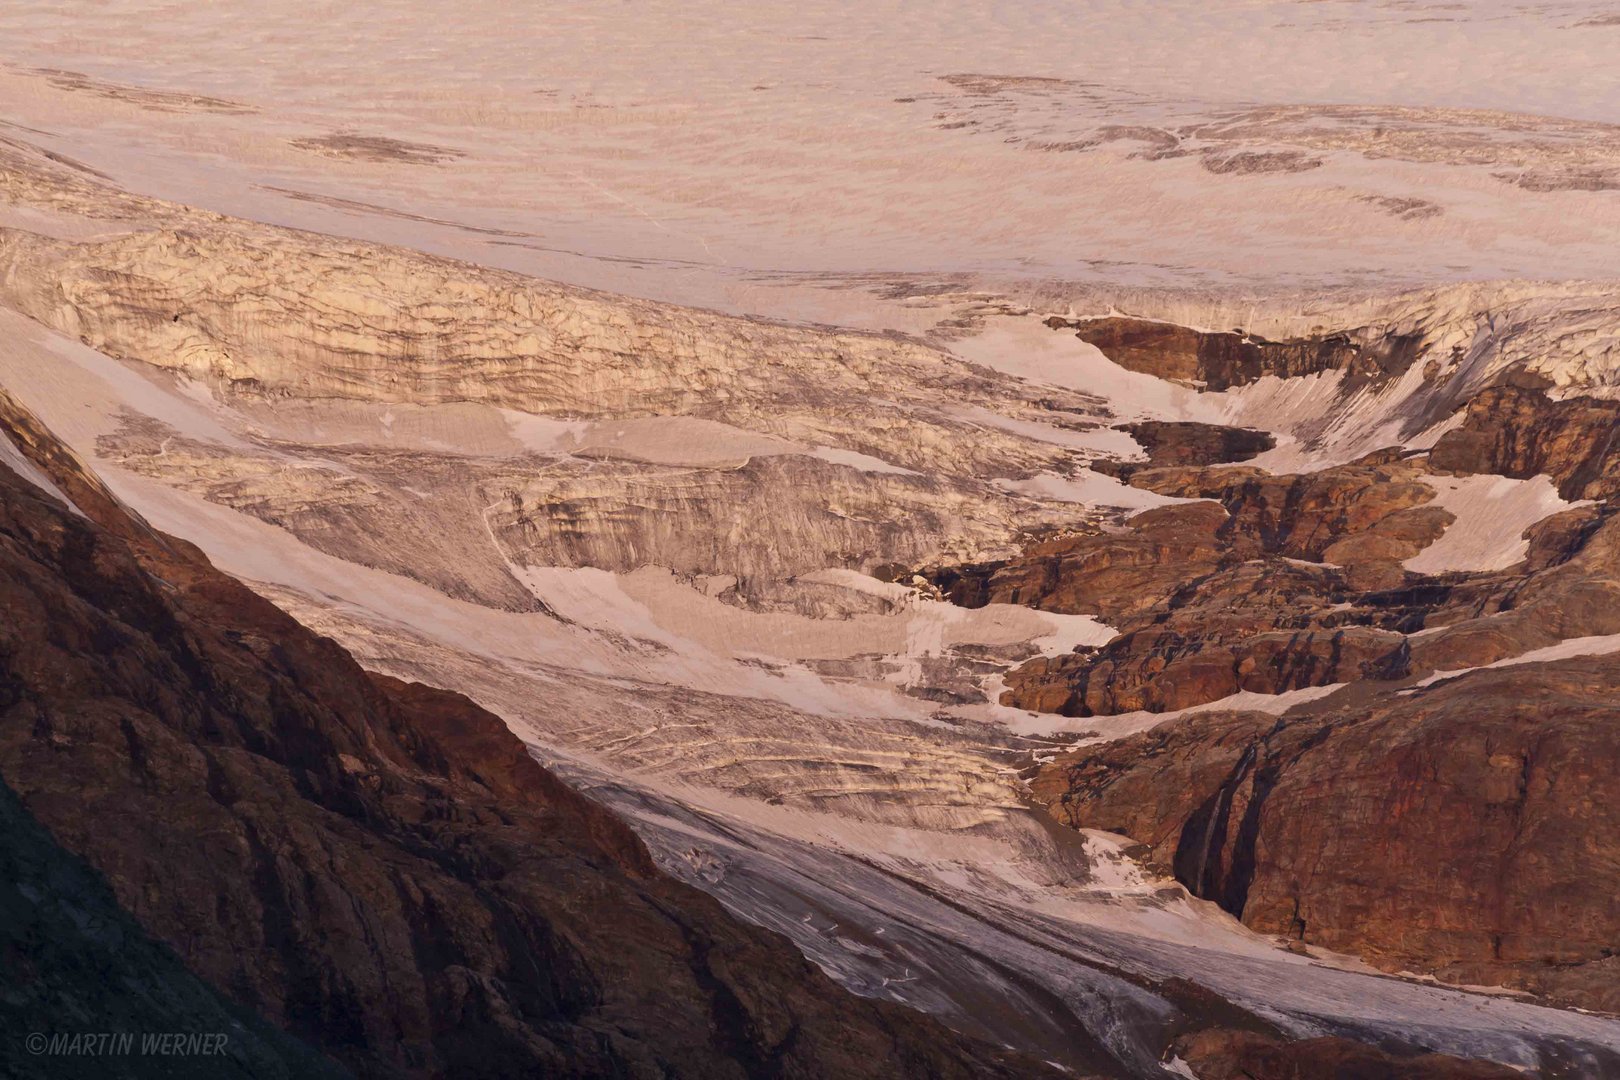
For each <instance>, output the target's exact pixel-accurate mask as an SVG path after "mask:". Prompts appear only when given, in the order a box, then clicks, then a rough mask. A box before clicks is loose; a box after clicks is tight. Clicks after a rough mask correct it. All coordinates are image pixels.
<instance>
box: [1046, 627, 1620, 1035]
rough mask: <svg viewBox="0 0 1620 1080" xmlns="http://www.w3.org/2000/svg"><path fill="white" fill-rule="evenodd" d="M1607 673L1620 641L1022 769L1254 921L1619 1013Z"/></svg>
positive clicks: (1367, 953)
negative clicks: (1582, 653)
mask: <svg viewBox="0 0 1620 1080" xmlns="http://www.w3.org/2000/svg"><path fill="white" fill-rule="evenodd" d="M1617 690H1620V660H1617V659H1615V658H1611V657H1596V658H1584V659H1578V660H1565V661H1561V662H1558V663H1552V664H1541V665H1534V666H1529V667H1517V668H1503V669H1495V670H1485V671H1479V672H1476V673H1474V674H1471V675H1467V676H1464V677H1461V678H1457V679H1453V680H1449V681H1446V682H1443V683H1440V684H1438V685H1435V686H1432V687H1428V688H1424V689H1421V690H1418V691H1416V692H1413V693H1410V694H1406V695H1382V696H1378V697H1374V698H1370V699H1369V698H1368V697H1367V695H1362V696H1361V698H1360V699H1352V700H1351V701H1350V703H1348V704H1345V705H1342V706H1339V707H1337V708H1325V707H1324V708H1321V709H1319V710H1314V711H1311V712H1309V713H1308V714H1306V715H1302V716H1300V715H1292V714H1291V715H1290V716H1289V717H1287V718H1283V719H1278V718H1275V717H1272V716H1268V715H1263V714H1258V713H1232V712H1219V713H1213V712H1212V713H1207V714H1202V715H1196V716H1191V717H1187V718H1184V719H1182V720H1179V721H1175V722H1173V723H1171V724H1168V725H1166V726H1163V727H1160V728H1156V729H1154V730H1152V731H1149V732H1147V733H1144V734H1141V735H1136V736H1133V737H1130V738H1128V739H1125V740H1122V741H1120V742H1115V743H1111V744H1107V745H1102V746H1097V747H1088V748H1085V749H1082V750H1080V751H1077V752H1076V753H1074V754H1071V755H1069V756H1067V757H1065V758H1060V759H1059V760H1058V761H1056V762H1054V763H1053V764H1052V765H1050V766H1048V767H1047V768H1045V769H1044V770H1042V771H1041V773H1040V774H1039V775H1038V776H1037V777H1036V778H1035V780H1034V781H1033V788H1034V791H1035V793H1036V797H1037V798H1038V799H1039V800H1040V801H1041V802H1042V803H1043V804H1045V805H1046V806H1047V807H1048V808H1049V810H1050V811H1051V813H1052V814H1053V815H1054V816H1055V817H1057V818H1058V820H1060V821H1062V822H1064V823H1065V824H1068V825H1071V826H1073V827H1076V828H1094V829H1104V830H1107V831H1110V832H1118V833H1123V834H1125V835H1127V836H1130V837H1132V838H1134V839H1137V840H1139V841H1141V842H1142V843H1144V844H1147V845H1149V846H1150V847H1151V849H1152V858H1153V859H1154V860H1155V861H1157V862H1159V863H1161V864H1163V865H1165V866H1168V867H1171V868H1173V870H1174V872H1175V874H1176V877H1177V878H1178V879H1180V880H1181V881H1182V883H1183V884H1185V885H1186V886H1187V887H1188V888H1189V889H1191V890H1193V891H1194V892H1196V893H1197V894H1198V895H1200V896H1204V897H1207V898H1209V899H1212V900H1215V901H1216V902H1218V903H1219V904H1220V905H1221V906H1222V907H1224V908H1226V909H1227V910H1228V911H1231V912H1232V913H1233V914H1235V915H1237V916H1239V917H1240V918H1242V920H1243V921H1244V922H1245V923H1247V924H1248V925H1249V926H1251V927H1253V928H1254V929H1256V930H1260V931H1263V932H1267V933H1273V934H1278V935H1281V936H1284V937H1287V938H1290V939H1293V940H1296V941H1300V942H1305V943H1308V944H1312V945H1321V946H1324V947H1326V948H1330V949H1334V950H1339V951H1345V952H1353V953H1355V954H1357V955H1359V956H1362V957H1364V958H1366V959H1368V960H1370V961H1372V962H1373V963H1376V964H1377V965H1379V966H1381V967H1384V968H1386V969H1389V970H1402V969H1409V970H1416V971H1425V972H1433V973H1435V974H1437V975H1439V976H1441V977H1442V978H1445V979H1448V980H1456V981H1461V982H1469V983H1506V984H1508V985H1513V986H1519V987H1524V988H1526V989H1530V990H1533V991H1536V992H1538V993H1543V994H1547V995H1550V996H1552V997H1554V998H1557V999H1562V1000H1566V1001H1572V1002H1578V1003H1580V1004H1583V1005H1586V1006H1588V1007H1592V1008H1599V1009H1608V1010H1613V1009H1616V1008H1620V966H1617V965H1620V959H1617V958H1616V955H1615V943H1616V941H1620V849H1617V848H1616V845H1615V843H1614V837H1616V836H1620V800H1617V799H1615V798H1612V797H1610V796H1611V795H1612V793H1613V792H1614V789H1615V779H1614V778H1615V777H1616V776H1617V775H1620V709H1617V708H1616V707H1615V705H1614V704H1613V701H1614V697H1615V693H1616V691H1617ZM1325 705H1326V703H1324V706H1325Z"/></svg>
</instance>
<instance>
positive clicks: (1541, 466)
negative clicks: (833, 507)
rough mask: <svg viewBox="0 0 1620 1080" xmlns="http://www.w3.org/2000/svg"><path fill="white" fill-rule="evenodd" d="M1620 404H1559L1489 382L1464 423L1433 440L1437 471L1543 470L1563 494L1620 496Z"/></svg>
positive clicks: (1584, 400) (1581, 400)
mask: <svg viewBox="0 0 1620 1080" xmlns="http://www.w3.org/2000/svg"><path fill="white" fill-rule="evenodd" d="M1617 430H1620V401H1606V400H1602V399H1599V398H1591V397H1576V398H1568V399H1565V400H1562V401H1555V400H1553V399H1552V398H1549V397H1548V396H1547V395H1546V394H1545V393H1544V392H1542V391H1541V390H1540V389H1536V388H1532V387H1524V386H1514V385H1504V386H1496V387H1492V388H1490V389H1488V390H1486V391H1484V392H1482V393H1480V394H1479V395H1477V396H1476V397H1474V398H1473V400H1471V401H1469V403H1468V407H1467V409H1466V410H1465V411H1464V413H1463V420H1462V424H1461V425H1460V426H1458V427H1456V428H1454V429H1453V430H1451V431H1448V432H1446V433H1445V434H1444V435H1442V436H1441V437H1440V440H1439V442H1437V443H1436V444H1435V447H1434V451H1433V453H1432V454H1431V455H1430V460H1431V461H1432V463H1433V464H1434V467H1435V468H1437V469H1451V470H1455V471H1457V472H1463V473H1498V474H1500V475H1502V476H1516V477H1527V476H1536V475H1538V474H1540V473H1546V474H1547V475H1549V476H1551V477H1552V478H1553V479H1554V480H1555V481H1556V482H1557V484H1558V491H1559V493H1560V494H1561V495H1563V496H1564V498H1566V499H1606V498H1610V497H1611V496H1614V495H1616V494H1620V452H1617V451H1620V448H1617V447H1616V446H1615V433H1616V431H1617Z"/></svg>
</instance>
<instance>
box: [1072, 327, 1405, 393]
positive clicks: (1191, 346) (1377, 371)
mask: <svg viewBox="0 0 1620 1080" xmlns="http://www.w3.org/2000/svg"><path fill="white" fill-rule="evenodd" d="M1047 325H1048V326H1050V327H1052V329H1054V330H1058V329H1072V330H1074V332H1075V336H1076V337H1078V338H1079V339H1080V340H1081V341H1084V342H1087V343H1088V344H1091V345H1095V346H1096V347H1097V348H1098V349H1100V350H1101V351H1102V354H1103V355H1104V356H1106V357H1108V359H1110V360H1112V361H1113V362H1114V363H1116V364H1118V365H1119V366H1120V367H1122V368H1125V369H1127V370H1129V371H1140V372H1143V373H1144V374H1148V375H1156V376H1158V377H1159V378H1161V379H1169V380H1172V381H1175V382H1183V383H1188V384H1191V385H1196V386H1198V387H1200V388H1202V389H1205V390H1213V391H1219V390H1228V389H1231V388H1232V387H1234V386H1242V385H1244V384H1246V383H1251V382H1254V381H1255V380H1256V379H1259V378H1261V377H1262V376H1266V375H1276V376H1280V377H1283V378H1291V377H1297V376H1300V375H1312V374H1315V373H1317V372H1321V371H1339V370H1343V371H1348V372H1349V373H1350V374H1351V375H1352V376H1355V377H1358V378H1362V379H1373V378H1379V377H1387V376H1390V375H1399V374H1400V373H1401V372H1403V371H1405V370H1406V369H1407V368H1408V367H1409V366H1410V365H1411V363H1412V361H1413V360H1414V359H1415V358H1416V356H1417V354H1418V350H1419V346H1420V344H1421V339H1420V338H1418V337H1416V336H1410V335H1409V336H1398V337H1393V338H1389V339H1384V340H1374V341H1372V342H1368V343H1363V342H1361V341H1358V340H1357V339H1356V338H1355V337H1353V336H1352V335H1350V334H1331V335H1326V336H1321V337H1313V338H1304V339H1299V340H1291V341H1267V340H1265V339H1264V338H1260V337H1256V336H1254V335H1252V334H1244V333H1243V332H1242V331H1239V330H1233V331H1207V330H1194V329H1192V328H1190V327H1186V326H1178V325H1176V324H1175V323H1167V322H1155V321H1152V320H1148V319H1133V318H1125V317H1116V316H1111V317H1107V318H1099V319H1083V320H1065V319H1061V318H1052V319H1049V320H1047Z"/></svg>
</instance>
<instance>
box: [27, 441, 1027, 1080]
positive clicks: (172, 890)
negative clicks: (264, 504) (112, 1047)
mask: <svg viewBox="0 0 1620 1080" xmlns="http://www.w3.org/2000/svg"><path fill="white" fill-rule="evenodd" d="M18 441H19V442H20V443H22V444H24V445H31V446H32V447H33V449H34V451H35V453H34V455H33V456H34V457H35V459H36V461H38V462H41V463H43V464H44V465H45V466H46V467H47V469H48V471H49V472H50V473H51V474H52V475H53V476H54V477H55V478H56V479H57V482H58V486H60V487H62V488H63V489H65V490H67V491H69V492H70V493H71V494H72V495H73V496H74V497H75V498H76V499H78V500H79V501H80V504H81V506H82V507H83V508H84V510H85V511H86V512H87V513H88V514H90V515H91V516H92V517H93V518H96V519H97V521H96V522H92V521H90V520H86V519H85V518H82V517H79V516H75V515H74V514H73V513H71V512H70V511H69V510H68V509H66V508H64V507H63V506H61V505H60V504H58V503H57V502H56V501H54V500H53V499H52V498H51V497H50V496H49V495H46V494H44V493H43V492H41V491H39V490H38V489H36V488H34V487H32V486H31V485H29V484H28V483H27V482H25V481H23V480H21V479H20V478H19V477H18V476H17V475H16V474H14V473H13V472H11V471H10V470H9V469H4V468H0V604H3V606H4V610H5V611H6V613H7V618H6V619H5V620H3V622H0V776H3V779H4V781H5V782H6V784H8V785H9V786H10V787H11V788H12V789H13V790H14V791H15V792H16V793H17V796H18V798H19V799H20V801H21V803H22V805H23V806H24V807H25V808H26V810H27V812H28V813H29V814H30V815H31V816H32V817H33V818H34V819H36V820H37V821H38V822H39V823H40V824H42V825H43V826H44V827H45V828H46V829H47V830H49V832H50V834H51V836H52V837H53V838H54V841H55V842H56V843H58V844H60V845H61V846H62V847H63V848H65V849H67V850H68V851H71V852H74V853H76V854H77V855H79V856H81V857H82V858H83V859H84V860H85V862H87V863H88V864H89V865H90V866H91V867H93V868H94V869H95V870H96V871H98V872H99V873H100V875H102V876H103V877H104V878H105V880H106V882H107V884H108V885H109V886H110V887H111V891H112V894H113V895H114V896H115V897H116V899H117V901H118V902H119V903H120V904H121V905H122V906H123V907H124V908H126V909H127V910H128V911H129V912H130V913H131V914H132V915H133V916H134V918H135V919H136V920H137V921H138V922H139V924H140V926H141V927H142V928H144V930H145V931H146V932H148V933H150V934H151V935H153V936H154V937H155V938H157V939H159V940H160V941H162V942H164V943H166V944H167V945H168V946H169V947H171V948H172V949H173V950H174V952H175V953H176V954H177V955H178V956H179V957H180V959H181V960H182V961H183V962H184V964H185V966H186V967H187V968H188V969H190V971H191V972H194V973H195V974H196V975H198V976H201V978H202V979H203V980H205V981H206V982H207V983H209V984H211V985H212V986H213V987H216V988H218V989H219V990H220V991H222V992H223V993H224V994H225V995H226V996H227V997H229V998H231V999H233V1000H234V1001H235V1002H237V1003H238V1004H240V1005H242V1006H246V1007H247V1008H250V1009H252V1010H254V1011H256V1012H258V1013H260V1014H262V1015H263V1016H264V1017H266V1018H268V1019H269V1020H270V1021H272V1022H273V1023H274V1024H276V1025H278V1026H280V1027H283V1028H285V1029H286V1030H288V1031H290V1032H292V1033H294V1034H296V1035H298V1036H300V1037H301V1038H303V1039H305V1040H307V1041H308V1042H309V1043H311V1044H313V1045H315V1046H317V1047H319V1048H321V1049H323V1050H325V1051H326V1052H327V1053H329V1054H331V1055H332V1056H333V1057H335V1058H336V1059H338V1060H339V1061H341V1062H342V1063H343V1064H344V1065H346V1066H347V1067H349V1068H350V1069H352V1070H353V1071H354V1072H356V1073H357V1074H360V1075H362V1076H367V1077H394V1076H440V1075H454V1076H467V1077H480V1076H489V1077H496V1076H503V1077H504V1076H516V1075H530V1076H533V1075H543V1076H558V1077H562V1076H624V1077H653V1076H658V1077H670V1076H685V1077H704V1078H708V1077H742V1076H748V1075H782V1076H828V1077H831V1076H856V1075H865V1074H869V1073H870V1072H871V1071H872V1070H874V1069H876V1070H879V1071H881V1072H883V1073H884V1074H886V1075H897V1076H917V1077H922V1076H927V1077H940V1076H946V1077H952V1076H954V1077H964V1078H965V1077H969V1076H973V1077H978V1076H1012V1075H1031V1076H1033V1075H1045V1074H1046V1073H1047V1070H1046V1069H1045V1068H1044V1067H1042V1066H1039V1065H1036V1064H1033V1063H1024V1062H1016V1061H1014V1060H1012V1059H1011V1057H1010V1056H1009V1055H1004V1054H1002V1053H1001V1052H999V1051H994V1050H991V1049H989V1048H986V1047H983V1046H980V1045H978V1044H975V1043H972V1042H970V1041H969V1040H966V1039H964V1038H962V1037H959V1036H957V1035H955V1034H953V1033H951V1032H949V1031H947V1030H946V1029H944V1028H942V1027H941V1026H939V1025H938V1024H936V1023H934V1022H932V1021H930V1020H928V1019H926V1018H924V1017H922V1016H920V1015H918V1014H915V1013H912V1012H910V1011H908V1010H905V1009H901V1008H898V1007H894V1006H890V1005H886V1004H882V1003H877V1002H868V1001H862V1000H859V999H856V998H854V997H852V996H850V995H848V994H847V993H845V992H844V991H842V990H841V989H840V988H838V987H836V986H835V985H834V984H833V983H832V982H831V981H830V980H828V979H827V978H826V977H825V976H824V975H822V974H821V972H820V971H818V970H817V969H815V968H813V967H812V966H811V965H810V964H809V963H808V962H807V961H805V960H804V959H803V958H802V957H801V956H800V955H799V954H798V953H797V952H796V951H795V950H794V949H793V948H791V947H790V946H789V945H788V943H787V942H786V941H785V940H784V939H782V938H780V937H778V936H777V935H775V934H772V933H769V932H767V931H763V930H760V929H757V928H754V927H751V926H747V925H743V924H740V923H738V922H737V921H736V920H734V919H732V918H731V917H729V916H728V915H726V914H725V912H724V911H723V910H722V909H721V908H720V906H719V905H718V904H717V903H716V902H715V901H713V900H712V899H710V898H709V897H707V896H705V895H703V894H701V893H698V892H696V891H694V890H692V889H690V888H687V887H685V886H683V885H680V884H678V883H676V882H674V881H673V880H670V879H668V878H666V877H664V876H663V875H662V874H661V873H659V872H658V871H657V870H656V869H655V867H654V866H653V864H652V862H651V860H650V859H649V857H648V854H647V852H646V850H645V849H644V847H643V846H642V845H641V843H640V841H639V840H638V839H637V838H636V837H635V835H634V834H633V833H631V832H630V830H629V829H628V828H627V827H626V826H625V825H624V824H623V823H622V822H621V821H619V820H618V819H617V818H616V817H614V816H613V815H611V814H610V813H608V812H607V811H605V810H603V809H602V808H600V807H599V806H597V805H596V804H594V803H592V802H590V801H588V800H586V799H585V798H583V797H582V796H580V795H578V794H576V793H574V792H573V791H572V790H571V789H569V788H567V787H566V786H564V785H563V784H562V783H561V782H560V781H558V780H557V779H556V778H555V777H554V776H552V775H551V774H550V773H549V772H547V771H546V770H545V769H543V768H542V767H540V766H539V765H538V764H537V763H536V762H535V761H534V760H533V759H532V758H531V757H530V756H529V755H528V753H527V752H526V750H525V748H524V747H523V745H522V744H521V743H520V742H519V741H518V740H517V739H516V738H515V737H514V736H513V735H511V734H510V733H509V732H508V731H507V729H506V727H505V725H504V724H502V722H501V721H500V720H499V719H497V718H496V717H494V716H492V715H491V714H489V713H487V712H485V711H483V710H482V709H480V708H478V707H476V706H474V705H473V704H472V703H471V702H469V701H467V700H466V699H464V698H461V697H459V696H457V695H454V694H450V693H446V692H443V691H438V690H433V689H430V688H427V687H423V686H417V685H407V684H403V683H400V682H397V681H395V680H392V679H387V678H382V677H377V676H372V675H368V674H367V673H366V672H364V671H362V670H361V669H360V668H359V667H358V666H357V665H356V664H355V663H354V661H353V660H352V659H351V658H350V657H349V656H348V655H347V654H346V653H344V652H343V651H342V650H341V649H339V648H338V647H337V646H336V645H335V644H333V643H332V642H331V641H329V640H326V639H324V638H320V637H317V636H315V635H314V634H312V633H310V632H309V631H307V630H305V629H304V628H303V627H301V626H300V625H298V624H297V623H296V622H294V621H293V620H292V619H291V618H289V617H288V616H287V615H285V614H284V613H282V612H281V611H280V610H279V609H277V608H275V607H274V606H272V605H271V604H269V603H268V602H266V601H264V600H263V599H261V598H260V597H258V596H257V595H256V594H254V593H252V592H251V591H249V590H248V589H246V588H245V587H243V586H242V585H240V584H239V583H237V582H235V581H234V580H232V579H229V578H227V577H225V576H224V575H222V574H220V573H218V572H216V571H215V570H214V569H213V568H212V567H211V566H210V565H209V564H208V563H207V562H206V561H205V560H204V559H203V558H202V557H201V556H200V555H199V554H197V553H196V552H195V551H194V550H192V549H190V548H189V547H188V546H186V545H184V544H182V543H180V542H178V541H175V540H172V539H171V538H167V537H164V536H162V535H160V534H157V533H155V532H152V531H151V530H149V529H148V528H146V527H145V526H144V525H143V524H142V523H140V522H139V521H137V520H135V519H133V518H131V517H129V516H128V515H126V514H125V513H124V512H123V511H122V510H120V509H119V507H118V506H117V504H116V502H114V501H113V500H112V499H111V497H110V496H108V495H107V494H106V492H105V490H104V489H101V488H100V487H99V485H97V484H96V483H95V482H94V481H93V479H92V478H90V477H89V476H88V475H87V474H84V473H83V472H82V471H81V470H79V469H77V468H76V467H75V465H74V463H73V461H72V460H71V458H70V457H68V456H67V455H65V454H63V453H62V452H61V451H60V448H59V447H52V446H50V445H48V444H47V443H46V441H45V437H44V435H43V434H42V433H41V432H39V431H38V429H37V427H36V428H33V429H31V430H28V431H25V432H19V437H18ZM98 522H99V523H98Z"/></svg>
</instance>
